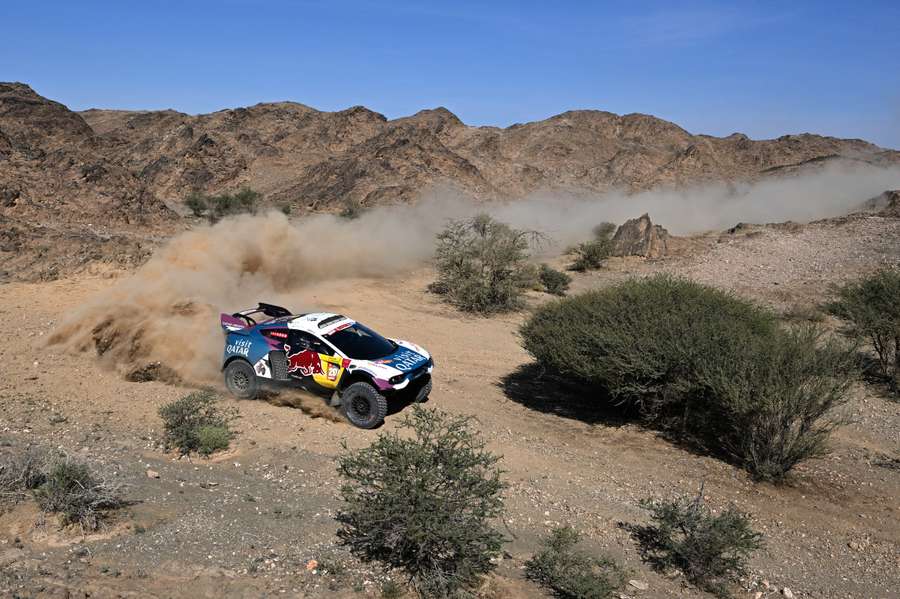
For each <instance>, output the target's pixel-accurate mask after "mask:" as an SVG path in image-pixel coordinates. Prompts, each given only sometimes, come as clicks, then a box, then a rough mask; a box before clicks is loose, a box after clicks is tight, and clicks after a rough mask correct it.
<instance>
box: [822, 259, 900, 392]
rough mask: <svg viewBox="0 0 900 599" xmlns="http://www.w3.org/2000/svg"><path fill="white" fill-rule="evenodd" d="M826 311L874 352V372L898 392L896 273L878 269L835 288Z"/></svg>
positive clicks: (899, 285) (899, 274)
mask: <svg viewBox="0 0 900 599" xmlns="http://www.w3.org/2000/svg"><path fill="white" fill-rule="evenodd" d="M827 309H828V311H829V312H830V313H831V314H833V315H835V316H837V317H838V318H841V319H843V320H845V321H847V322H848V323H849V329H848V332H850V333H851V334H853V335H855V336H857V337H859V338H861V339H864V340H865V341H867V342H868V343H869V344H871V346H872V348H873V349H874V350H875V356H876V358H877V360H876V364H877V372H878V374H879V375H880V376H881V377H883V378H884V379H885V380H886V381H887V382H888V384H889V386H890V388H891V390H892V391H893V392H894V393H900V270H882V271H879V272H876V273H874V274H872V275H869V276H867V277H864V278H862V279H860V280H858V281H855V282H852V283H848V284H846V285H844V286H843V287H840V288H838V289H837V298H836V299H835V300H834V301H832V302H831V303H829V304H828V305H827Z"/></svg>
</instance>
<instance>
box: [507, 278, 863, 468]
mask: <svg viewBox="0 0 900 599" xmlns="http://www.w3.org/2000/svg"><path fill="white" fill-rule="evenodd" d="M521 333H522V339H523V344H524V347H525V349H526V350H528V352H530V353H531V354H532V355H533V356H534V357H535V358H536V359H537V361H538V362H539V363H540V364H541V365H542V366H544V367H545V368H546V369H548V370H550V371H551V372H554V373H557V374H560V375H562V376H565V377H567V378H569V379H571V380H575V381H579V382H582V383H585V384H587V385H590V386H592V387H594V388H595V389H597V390H600V391H601V392H602V393H601V394H599V397H606V398H608V399H609V400H610V401H612V402H614V403H618V404H622V405H624V406H625V407H626V408H634V409H636V410H637V411H638V412H639V413H640V414H641V416H642V417H643V418H644V419H645V420H646V421H648V422H650V423H652V424H654V425H656V426H660V427H662V428H664V429H666V430H667V431H669V432H670V433H671V434H672V435H673V436H675V437H677V438H679V439H681V440H683V441H686V442H688V443H690V444H694V445H698V446H700V447H702V448H704V449H706V450H709V451H713V452H715V453H718V454H720V455H722V456H724V457H727V458H729V459H731V460H734V461H736V462H738V463H739V464H740V465H741V466H743V467H745V468H746V469H748V470H749V471H750V472H751V473H752V474H754V475H755V476H757V477H759V478H763V479H770V480H777V479H779V478H781V477H782V476H783V475H784V474H785V473H787V472H788V471H789V470H790V469H791V468H792V467H793V466H794V465H795V464H796V463H798V462H799V461H802V460H803V459H807V458H810V457H814V456H818V455H821V454H822V453H823V452H824V451H825V441H826V440H827V438H828V435H829V433H830V431H831V430H832V429H833V427H834V426H835V425H836V424H838V423H839V422H840V419H839V418H837V417H835V415H834V409H835V408H837V407H839V406H840V405H841V404H842V403H844V401H845V399H846V390H847V386H848V385H849V381H850V380H851V374H852V352H851V351H850V350H849V349H847V348H843V347H841V346H839V345H837V344H835V343H833V342H830V343H822V342H821V339H820V335H819V334H818V332H817V331H816V330H815V329H813V328H810V327H807V328H802V329H794V330H786V329H782V328H780V327H779V325H778V322H777V318H776V317H775V315H774V314H773V313H771V312H770V311H768V310H766V309H763V308H761V307H758V306H756V305H755V304H753V303H751V302H749V301H746V300H743V299H740V298H737V297H735V296H734V295H732V294H729V293H726V292H723V291H719V290H716V289H713V288H710V287H707V286H704V285H700V284H698V283H694V282H691V281H687V280H684V279H677V278H672V277H668V276H656V277H651V278H648V279H643V280H631V281H626V282H624V283H621V284H618V285H615V286H612V287H608V288H605V289H601V290H596V291H590V292H588V293H585V294H581V295H577V296H573V297H568V298H565V299H562V300H560V301H557V302H554V303H552V304H548V305H546V306H543V307H541V308H540V309H538V310H537V311H536V312H535V313H534V314H533V315H532V317H531V318H530V319H529V320H528V321H527V322H526V323H525V324H524V325H523V327H522V330H521Z"/></svg>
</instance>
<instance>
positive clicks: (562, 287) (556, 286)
mask: <svg viewBox="0 0 900 599" xmlns="http://www.w3.org/2000/svg"><path fill="white" fill-rule="evenodd" d="M538 277H539V278H540V281H541V285H543V287H544V291H546V292H547V293H552V294H553V295H565V294H566V290H568V289H569V283H571V282H572V277H570V276H569V275H567V274H566V273H564V272H560V271H558V270H556V269H555V268H552V267H550V266H549V265H548V264H541V270H540V272H539V273H538Z"/></svg>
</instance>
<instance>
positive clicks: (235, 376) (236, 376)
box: [225, 360, 259, 399]
mask: <svg viewBox="0 0 900 599" xmlns="http://www.w3.org/2000/svg"><path fill="white" fill-rule="evenodd" d="M225 386H226V387H228V391H230V392H231V394H232V395H234V396H235V397H237V398H238V399H253V398H255V397H256V393H257V392H258V391H259V381H258V380H257V379H256V373H255V372H254V371H253V367H252V366H250V364H249V363H247V362H245V361H243V360H234V361H232V362H229V363H228V366H226V367H225Z"/></svg>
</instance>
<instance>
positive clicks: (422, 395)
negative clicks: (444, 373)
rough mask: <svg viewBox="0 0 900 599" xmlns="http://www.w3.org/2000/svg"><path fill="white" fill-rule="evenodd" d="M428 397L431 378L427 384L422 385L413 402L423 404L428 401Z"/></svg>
mask: <svg viewBox="0 0 900 599" xmlns="http://www.w3.org/2000/svg"><path fill="white" fill-rule="evenodd" d="M429 395H431V377H429V378H428V382H427V383H425V384H424V385H422V388H421V389H419V390H418V391H417V392H416V398H415V399H414V400H413V401H415V403H425V402H426V401H428V396H429Z"/></svg>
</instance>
